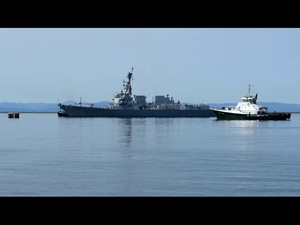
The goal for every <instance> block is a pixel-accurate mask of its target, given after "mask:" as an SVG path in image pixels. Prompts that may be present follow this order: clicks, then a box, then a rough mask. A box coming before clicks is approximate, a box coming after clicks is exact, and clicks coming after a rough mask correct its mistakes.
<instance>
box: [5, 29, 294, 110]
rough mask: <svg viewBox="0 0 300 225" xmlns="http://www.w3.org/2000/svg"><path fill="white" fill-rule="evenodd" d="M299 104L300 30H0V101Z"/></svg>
mask: <svg viewBox="0 0 300 225" xmlns="http://www.w3.org/2000/svg"><path fill="white" fill-rule="evenodd" d="M132 67H133V68H134V69H133V81H132V92H133V94H134V95H145V96H147V101H152V98H153V97H154V96H155V95H167V94H169V96H170V97H173V99H174V100H175V101H177V100H179V101H180V102H188V103H194V104H198V103H228V102H229V103H234V102H238V101H240V99H241V98H242V96H243V95H244V94H246V93H248V85H249V84H251V94H256V93H258V102H281V103H295V104H300V98H299V97H300V28H0V77H1V80H0V102H19V103H59V102H65V101H68V100H74V101H79V100H80V98H81V99H82V101H83V102H90V103H96V102H100V101H112V98H113V96H114V94H115V93H117V92H120V91H121V90H122V89H123V80H126V76H127V74H128V72H130V71H131V68H132Z"/></svg>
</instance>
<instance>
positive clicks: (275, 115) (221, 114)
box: [211, 109, 291, 120]
mask: <svg viewBox="0 0 300 225" xmlns="http://www.w3.org/2000/svg"><path fill="white" fill-rule="evenodd" d="M211 111H212V112H213V113H214V114H215V115H216V117H217V119H218V120H289V119H290V118H291V113H286V112H268V113H264V114H245V113H235V112H225V111H223V110H217V109H211Z"/></svg>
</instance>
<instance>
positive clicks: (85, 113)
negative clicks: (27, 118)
mask: <svg viewBox="0 0 300 225" xmlns="http://www.w3.org/2000/svg"><path fill="white" fill-rule="evenodd" d="M132 75H133V68H132V71H131V72H129V73H128V75H127V79H128V80H127V81H124V83H123V87H124V90H122V91H121V92H119V93H116V94H115V95H114V98H113V103H111V104H109V106H108V107H106V108H100V107H95V106H94V105H93V104H90V105H83V104H82V103H81V102H80V103H79V104H75V105H66V104H61V103H59V104H58V106H59V107H60V109H61V111H60V112H58V113H57V114H58V116H65V117H214V114H213V113H212V112H211V111H210V109H209V105H207V104H204V103H203V104H197V105H196V104H195V105H194V104H181V103H180V102H179V101H174V99H173V98H172V97H169V95H167V96H166V97H165V96H164V95H158V96H155V100H154V101H153V102H146V96H144V95H132V87H131V80H132ZM133 97H134V98H133Z"/></svg>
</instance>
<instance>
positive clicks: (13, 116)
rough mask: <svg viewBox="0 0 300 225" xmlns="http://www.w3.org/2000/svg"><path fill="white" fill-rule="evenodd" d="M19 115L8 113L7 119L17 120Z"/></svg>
mask: <svg viewBox="0 0 300 225" xmlns="http://www.w3.org/2000/svg"><path fill="white" fill-rule="evenodd" d="M19 117H20V113H18V112H9V113H8V118H9V119H19Z"/></svg>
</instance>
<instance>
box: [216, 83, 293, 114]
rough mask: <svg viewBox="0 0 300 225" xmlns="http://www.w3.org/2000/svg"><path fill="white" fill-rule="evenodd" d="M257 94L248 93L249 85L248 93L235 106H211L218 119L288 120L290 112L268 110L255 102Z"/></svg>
mask: <svg viewBox="0 0 300 225" xmlns="http://www.w3.org/2000/svg"><path fill="white" fill-rule="evenodd" d="M256 101H257V94H256V95H255V96H252V95H251V94H250V85H249V92H248V94H246V95H244V96H243V97H242V101H241V102H239V103H238V104H237V105H236V106H235V107H234V106H227V107H223V108H221V109H216V108H211V109H210V110H211V111H212V112H213V113H214V114H215V115H216V117H217V119H218V120H289V119H290V118H291V113H286V112H268V107H263V106H260V105H257V104H256Z"/></svg>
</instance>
